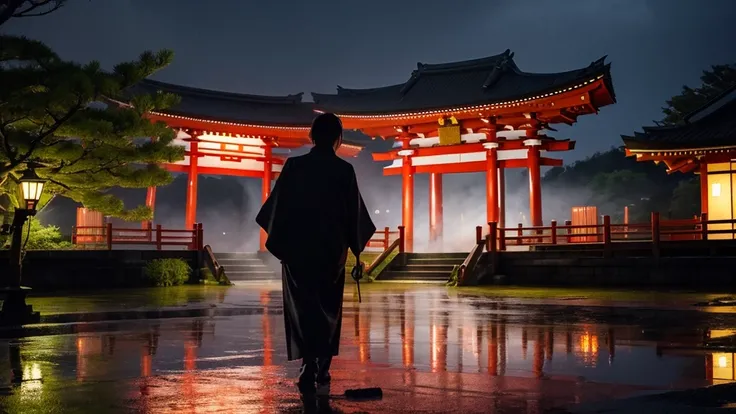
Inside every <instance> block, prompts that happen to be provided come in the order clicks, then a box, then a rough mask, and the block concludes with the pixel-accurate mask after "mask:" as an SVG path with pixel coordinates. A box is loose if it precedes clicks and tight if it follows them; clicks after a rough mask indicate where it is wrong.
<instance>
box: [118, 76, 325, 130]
mask: <svg viewBox="0 0 736 414" xmlns="http://www.w3.org/2000/svg"><path fill="white" fill-rule="evenodd" d="M159 91H161V92H165V93H172V94H175V95H178V96H179V97H180V98H181V100H180V102H179V104H177V105H175V106H173V107H171V108H167V109H166V110H163V111H159V112H161V113H164V114H170V115H176V116H185V117H192V118H198V119H203V120H210V121H220V122H235V123H244V124H255V125H267V126H288V127H294V126H303V127H309V126H311V124H312V120H313V119H314V117H315V116H316V114H315V113H314V110H313V105H312V104H311V103H305V102H302V95H303V94H301V93H300V94H296V95H287V96H262V95H248V94H238V93H231V92H221V91H213V90H208V89H199V88H192V87H188V86H181V85H174V84H171V83H164V82H159V81H154V80H150V79H145V80H143V81H141V82H139V83H137V84H136V85H134V86H132V87H131V88H129V89H128V90H127V91H126V92H127V94H129V95H128V96H130V95H136V94H154V93H157V92H159Z"/></svg>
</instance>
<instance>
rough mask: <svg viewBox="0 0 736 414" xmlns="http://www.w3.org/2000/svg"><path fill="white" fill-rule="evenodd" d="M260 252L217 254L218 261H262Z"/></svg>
mask: <svg viewBox="0 0 736 414" xmlns="http://www.w3.org/2000/svg"><path fill="white" fill-rule="evenodd" d="M259 256H260V254H259V253H258V252H245V253H215V257H216V258H217V260H224V259H260V257H259Z"/></svg>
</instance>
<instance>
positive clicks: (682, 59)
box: [6, 0, 736, 160]
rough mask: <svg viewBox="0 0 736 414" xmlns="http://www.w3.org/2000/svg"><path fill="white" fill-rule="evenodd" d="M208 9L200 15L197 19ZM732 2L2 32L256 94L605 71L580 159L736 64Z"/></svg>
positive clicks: (66, 24) (112, 15)
mask: <svg viewBox="0 0 736 414" xmlns="http://www.w3.org/2000/svg"><path fill="white" fill-rule="evenodd" d="M203 4H208V5H209V6H206V7H205V6H203ZM735 17H736V2H734V1H732V0H710V1H708V2H698V1H695V0H692V1H684V0H676V1H672V0H605V1H590V0H565V1H547V0H516V1H511V0H503V1H490V0H479V1H476V0H464V1H462V2H447V1H439V0H438V1H434V0H431V1H427V0H425V1H408V0H407V1H398V0H393V1H387V0H373V1H362V2H361V1H338V0H324V1H312V2H305V1H301V0H280V1H277V0H274V1H242V0H218V1H211V2H200V1H192V0H187V1H181V0H179V1H177V0H153V1H152V0H126V1H123V0H116V1H104V0H93V1H85V0H71V1H70V3H69V5H68V6H67V7H65V8H64V9H63V10H61V11H59V12H58V13H56V14H54V15H52V16H48V17H43V18H37V19H24V20H17V21H14V22H12V23H10V24H8V25H7V27H6V29H7V30H10V31H12V32H14V33H22V34H26V35H28V36H31V37H34V38H38V39H40V40H43V41H45V42H47V43H48V44H50V45H51V46H52V47H54V48H55V49H56V50H57V51H58V52H59V53H61V54H62V55H63V56H65V57H67V58H70V59H74V60H79V61H87V60H92V59H96V60H99V61H101V62H102V64H103V65H105V66H106V67H111V66H112V65H113V64H115V63H117V62H119V61H121V60H125V59H130V58H133V57H135V56H137V55H138V54H139V53H140V52H141V51H143V50H145V49H160V48H170V49H173V50H174V51H175V52H176V60H175V62H174V64H172V65H171V67H169V68H167V69H165V70H164V71H162V72H161V73H159V74H157V75H156V77H157V78H158V79H160V80H165V81H169V82H178V83H182V84H188V85H194V86H200V87H205V88H213V89H223V90H231V91H236V92H248V93H257V94H287V93H294V92H299V91H304V92H309V91H321V92H330V91H332V90H334V88H335V85H337V84H340V85H343V86H346V87H372V86H380V85H385V84H391V83H397V82H403V81H405V80H406V78H407V77H408V76H409V74H410V72H411V71H412V70H413V69H414V68H415V65H416V62H417V61H422V62H435V63H436V62H446V61H454V60H463V59H469V58H476V57H482V56H487V55H491V54H495V53H499V52H502V51H503V50H505V49H507V48H510V49H512V50H513V51H515V52H516V60H517V63H518V64H519V65H520V66H521V67H522V69H524V70H527V71H539V72H550V71H560V70H567V69H573V68H576V67H580V66H581V65H587V64H588V63H589V62H591V61H592V60H595V59H597V58H599V57H601V56H603V55H608V56H609V58H608V59H609V60H610V61H612V62H613V76H614V85H615V87H616V92H617V94H618V98H619V103H618V104H617V105H615V106H612V107H607V108H603V110H602V111H601V113H600V115H598V116H588V117H585V118H583V119H582V120H581V121H580V122H579V124H577V125H575V126H574V127H573V128H562V129H561V131H560V135H564V137H565V138H573V139H576V140H577V141H578V147H577V148H578V149H577V150H576V151H574V152H573V153H571V154H567V155H565V158H566V159H567V160H572V159H575V158H579V157H581V156H584V155H587V154H590V153H591V152H594V151H596V150H604V149H606V148H608V147H610V146H611V145H619V144H620V141H619V140H618V135H619V134H621V133H630V132H631V131H632V130H635V129H638V128H640V127H641V125H643V124H649V123H650V122H651V121H652V120H653V119H658V118H660V117H661V115H660V110H659V108H660V107H661V106H662V104H663V102H664V100H665V99H666V98H668V97H669V96H671V95H673V94H676V93H677V92H678V90H679V88H680V86H681V85H683V84H694V83H696V82H697V78H698V76H699V74H700V71H701V70H702V69H704V68H706V67H708V66H709V65H711V64H716V63H724V62H734V61H736V51H735V50H734V49H733V48H732V47H731V45H730V40H729V39H734V38H736V26H734V25H733V24H732V22H733V21H734V18H735Z"/></svg>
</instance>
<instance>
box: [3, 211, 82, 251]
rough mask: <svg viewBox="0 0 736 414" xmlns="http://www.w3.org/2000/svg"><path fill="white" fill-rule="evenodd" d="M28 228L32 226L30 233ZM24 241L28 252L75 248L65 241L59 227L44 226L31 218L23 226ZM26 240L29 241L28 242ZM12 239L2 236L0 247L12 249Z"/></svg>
mask: <svg viewBox="0 0 736 414" xmlns="http://www.w3.org/2000/svg"><path fill="white" fill-rule="evenodd" d="M28 226H30V231H29V228H28ZM22 236H23V237H22V240H23V243H24V245H25V248H26V250H64V249H71V248H73V246H72V244H71V243H70V242H69V241H68V240H65V239H64V236H62V235H61V231H60V230H59V228H58V227H56V226H52V225H48V226H44V225H43V224H41V222H40V221H38V220H37V219H34V218H30V219H29V220H28V222H27V223H26V224H25V225H24V226H23V234H22ZM26 240H28V241H27V242H26ZM9 244H10V238H9V237H7V236H0V245H2V246H4V247H5V248H8V247H10V246H9Z"/></svg>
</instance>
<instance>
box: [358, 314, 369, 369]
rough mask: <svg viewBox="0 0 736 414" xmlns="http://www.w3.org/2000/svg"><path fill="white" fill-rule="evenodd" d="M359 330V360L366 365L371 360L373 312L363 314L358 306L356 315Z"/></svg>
mask: <svg viewBox="0 0 736 414" xmlns="http://www.w3.org/2000/svg"><path fill="white" fill-rule="evenodd" d="M355 318H356V319H357V325H358V326H357V329H358V360H359V361H360V362H362V363H366V362H368V361H370V359H371V311H370V309H369V310H368V312H361V311H360V306H358V309H357V312H356V313H355Z"/></svg>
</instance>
